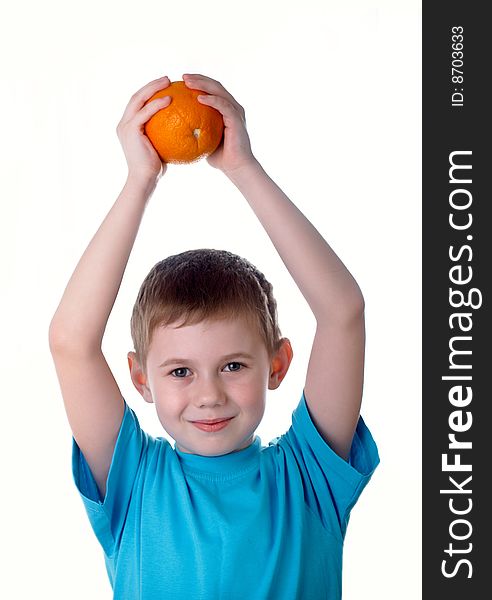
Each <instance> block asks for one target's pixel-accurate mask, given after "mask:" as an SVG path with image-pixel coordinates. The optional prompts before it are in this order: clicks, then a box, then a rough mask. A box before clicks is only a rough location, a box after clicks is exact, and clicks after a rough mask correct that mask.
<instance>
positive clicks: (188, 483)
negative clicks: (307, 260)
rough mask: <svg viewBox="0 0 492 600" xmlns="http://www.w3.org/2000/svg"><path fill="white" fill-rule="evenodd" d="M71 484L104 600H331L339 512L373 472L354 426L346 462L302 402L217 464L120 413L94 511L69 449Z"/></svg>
mask: <svg viewBox="0 0 492 600" xmlns="http://www.w3.org/2000/svg"><path fill="white" fill-rule="evenodd" d="M72 440H73V445H72V449H73V452H72V472H73V477H74V481H75V484H76V486H77V489H78V491H79V492H80V495H81V498H82V500H83V503H84V505H85V509H86V511H87V514H88V517H89V520H90V523H91V526H92V528H93V530H94V533H95V535H96V536H97V539H98V540H99V542H100V544H101V546H102V548H103V550H104V557H105V562H106V569H107V572H108V576H109V579H110V582H111V586H112V588H113V593H114V596H113V598H114V599H115V600H167V599H169V600H246V599H248V600H338V599H339V598H341V582H342V548H343V539H344V536H345V531H346V527H347V523H348V520H349V514H350V510H351V509H352V507H353V506H354V504H355V502H356V501H357V499H358V497H359V495H360V493H361V492H362V490H363V488H364V487H365V485H366V484H367V482H368V481H369V479H370V477H371V475H372V473H373V471H374V469H375V468H376V466H377V464H378V463H379V456H378V451H377V447H376V444H375V442H374V440H373V438H372V436H371V433H370V432H369V430H368V428H367V427H366V425H365V424H364V421H363V420H362V417H361V418H360V419H359V422H358V425H357V430H356V433H355V435H354V440H353V443H352V449H351V453H350V459H349V461H348V462H346V461H344V460H343V459H342V458H340V457H339V456H338V455H337V454H336V453H335V452H334V451H333V450H331V448H330V447H329V445H328V444H327V443H326V442H325V441H324V440H323V438H322V437H321V435H320V434H319V432H318V430H317V429H316V427H315V425H314V423H313V421H312V420H311V417H310V415H309V412H308V408H307V404H306V399H305V397H304V394H302V397H301V400H300V402H299V405H298V406H297V408H296V409H295V410H294V411H293V413H292V425H291V427H290V428H289V430H288V431H287V432H286V433H285V434H284V435H282V436H280V437H278V438H275V439H274V440H272V441H271V442H270V443H269V445H268V446H262V445H261V440H260V438H259V437H258V436H256V437H255V439H254V441H253V443H252V444H251V445H250V446H248V447H247V448H245V449H243V450H239V451H236V452H232V453H230V454H225V455H222V456H214V457H210V456H200V455H197V454H188V453H185V452H181V451H179V450H178V449H177V448H176V444H174V447H172V446H171V444H170V443H169V442H168V441H167V440H166V439H165V438H162V437H158V438H153V437H152V436H150V435H149V434H147V433H145V432H144V431H143V430H142V429H141V428H140V425H139V422H138V419H137V417H136V415H135V413H134V411H133V410H132V409H131V408H130V407H129V406H128V404H126V402H125V413H124V417H123V421H122V424H121V427H120V431H119V434H118V439H117V441H116V446H115V449H114V454H113V458H112V462H111V467H110V470H109V474H108V479H107V490H106V496H105V498H104V501H102V500H101V498H100V494H99V491H98V488H97V485H96V483H95V480H94V477H93V475H92V473H91V471H90V469H89V466H88V464H87V462H86V460H85V458H84V456H83V454H82V452H81V450H80V448H79V447H78V445H77V443H76V442H75V439H74V438H73V437H72Z"/></svg>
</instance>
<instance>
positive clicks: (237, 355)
mask: <svg viewBox="0 0 492 600" xmlns="http://www.w3.org/2000/svg"><path fill="white" fill-rule="evenodd" d="M231 358H249V359H254V356H253V355H251V354H248V352H233V353H231V354H226V355H225V356H222V357H221V358H219V361H220V362H222V361H224V360H230V359H231ZM186 362H188V363H189V362H192V361H191V360H190V359H189V358H168V359H167V360H165V361H164V362H163V363H161V364H160V365H159V366H158V367H157V368H158V369H160V368H161V367H165V366H166V365H175V364H176V363H186Z"/></svg>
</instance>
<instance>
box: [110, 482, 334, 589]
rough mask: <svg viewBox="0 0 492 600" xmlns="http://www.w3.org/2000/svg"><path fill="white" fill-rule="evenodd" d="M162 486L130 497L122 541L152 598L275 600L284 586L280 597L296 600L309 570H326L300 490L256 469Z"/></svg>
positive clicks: (320, 537) (320, 538)
mask: <svg viewBox="0 0 492 600" xmlns="http://www.w3.org/2000/svg"><path fill="white" fill-rule="evenodd" d="M162 483H163V485H162V487H160V486H159V485H157V482H155V481H154V482H153V485H152V487H150V486H149V487H148V488H147V489H146V487H147V486H145V485H144V486H143V488H142V494H141V495H140V496H137V497H134V498H133V499H132V502H131V504H130V510H129V513H128V519H127V525H126V526H125V529H124V532H123V537H122V540H121V545H120V553H121V556H120V560H122V562H123V563H124V564H129V563H130V562H131V561H134V562H135V564H134V565H133V566H132V569H133V570H134V571H135V574H136V577H137V578H138V580H139V581H140V582H141V585H142V586H144V587H146V588H147V591H148V594H149V595H150V596H149V597H157V596H158V595H159V594H158V593H157V591H159V593H161V591H162V593H164V592H166V593H167V594H168V595H167V596H162V597H172V598H174V599H176V600H178V599H179V598H186V599H187V600H189V599H190V598H202V597H203V598H204V599H205V598H207V599H209V598H214V599H216V600H221V599H222V598H224V600H225V599H227V600H234V599H235V598H237V599H238V600H240V599H241V600H242V599H243V598H245V597H248V598H274V597H275V596H272V595H271V593H272V590H273V589H276V590H277V591H280V589H281V588H282V587H283V586H285V590H284V592H283V593H284V595H283V596H278V598H280V597H282V599H283V600H284V599H285V600H288V599H289V598H297V597H301V596H296V595H295V594H294V592H295V590H296V588H297V586H298V585H301V584H300V583H299V582H303V581H306V580H307V574H308V573H310V576H311V578H312V576H313V574H314V573H315V572H316V571H318V572H319V573H326V571H327V569H328V568H329V567H328V563H327V560H328V555H327V553H326V552H323V551H322V547H323V546H325V547H327V546H328V544H327V542H328V540H327V536H326V532H325V531H324V530H323V528H322V527H321V525H320V524H319V523H318V522H316V520H315V519H314V518H313V515H312V514H311V513H310V512H309V511H307V510H306V507H305V503H304V500H303V496H302V493H299V492H298V491H297V492H293V493H289V490H288V489H286V488H285V486H284V487H282V486H279V485H277V483H276V482H275V481H273V482H272V480H271V479H270V480H266V478H259V477H255V476H254V475H253V474H252V475H251V477H250V478H248V477H244V478H242V479H240V480H234V481H230V482H220V483H217V484H216V483H214V482H211V481H207V480H204V479H199V478H193V477H188V478H186V479H183V480H181V481H180V480H176V481H173V486H172V487H171V486H169V484H167V485H165V482H162ZM146 492H147V493H146ZM303 574H304V575H303ZM303 585H304V584H303ZM190 590H193V595H191V596H190ZM288 590H291V591H288ZM171 592H172V593H171ZM305 593H306V594H307V595H305V596H304V597H305V598H306V599H308V598H309V594H308V593H307V591H306V590H305Z"/></svg>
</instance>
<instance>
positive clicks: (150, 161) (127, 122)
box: [116, 76, 171, 180]
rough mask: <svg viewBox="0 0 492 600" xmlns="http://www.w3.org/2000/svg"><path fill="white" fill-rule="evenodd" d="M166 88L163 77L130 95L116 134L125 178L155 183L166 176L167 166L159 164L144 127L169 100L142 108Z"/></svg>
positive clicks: (167, 104)
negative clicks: (125, 165)
mask: <svg viewBox="0 0 492 600" xmlns="http://www.w3.org/2000/svg"><path fill="white" fill-rule="evenodd" d="M169 84H170V81H169V78H168V77H167V76H166V77H161V78H160V79H155V80H154V81H151V82H150V83H148V84H147V85H144V87H143V88H141V89H140V90H138V92H136V93H135V94H133V96H132V97H131V99H130V102H129V103H128V105H127V107H126V109H125V112H124V113H123V117H122V118H121V121H120V122H119V123H118V126H117V128H116V133H117V135H118V139H119V140H120V142H121V145H122V147H123V152H124V153H125V157H126V162H127V164H128V176H131V177H137V178H144V179H153V180H158V179H159V178H160V177H161V176H162V175H164V173H165V172H166V169H167V164H166V163H165V162H163V161H162V160H161V158H160V156H159V155H158V154H157V152H156V150H155V148H154V146H152V144H151V142H150V140H149V138H148V137H147V136H146V135H145V133H144V125H145V123H146V122H147V121H148V120H149V119H150V118H151V117H152V116H154V114H155V113H156V112H158V111H159V110H161V109H162V108H165V107H166V106H169V103H170V101H171V97H170V96H164V98H157V99H156V100H153V101H152V102H149V104H147V105H145V106H144V104H145V102H146V101H147V100H148V99H149V98H151V97H152V96H153V95H154V94H155V93H156V92H157V91H159V90H162V89H164V88H166V87H168V86H169Z"/></svg>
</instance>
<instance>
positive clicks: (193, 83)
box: [183, 73, 256, 175]
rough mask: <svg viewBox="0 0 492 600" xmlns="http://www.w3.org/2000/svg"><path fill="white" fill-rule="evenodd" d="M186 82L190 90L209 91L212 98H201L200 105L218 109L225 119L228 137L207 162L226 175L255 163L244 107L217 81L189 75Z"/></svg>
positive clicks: (202, 76)
mask: <svg viewBox="0 0 492 600" xmlns="http://www.w3.org/2000/svg"><path fill="white" fill-rule="evenodd" d="M183 81H184V82H185V84H186V85H187V86H188V87H189V88H190V89H193V90H201V91H204V92H207V94H209V95H207V96H203V98H198V102H201V103H202V104H206V105H207V106H211V107H212V108H215V109H216V110H218V111H219V112H220V113H221V114H222V117H223V119H224V137H223V139H222V142H221V143H220V145H219V147H218V148H217V150H215V152H213V153H212V154H210V156H208V157H207V162H208V163H209V164H210V165H211V166H212V167H215V168H216V169H220V170H221V171H222V172H223V173H224V174H225V175H229V174H231V173H232V172H234V171H236V170H237V169H240V168H241V167H243V166H245V165H248V164H250V163H252V162H255V161H256V159H255V157H254V156H253V153H252V152H251V144H250V141H249V136H248V133H247V131H246V117H245V114H244V108H243V107H242V106H241V105H240V104H239V103H238V102H237V101H236V100H235V99H234V98H233V96H231V94H230V93H229V92H228V91H227V90H226V89H225V88H224V86H223V85H222V84H221V83H219V82H218V81H215V79H210V77H205V76H204V75H198V74H194V75H191V74H190V75H188V74H186V73H185V74H184V75H183Z"/></svg>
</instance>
